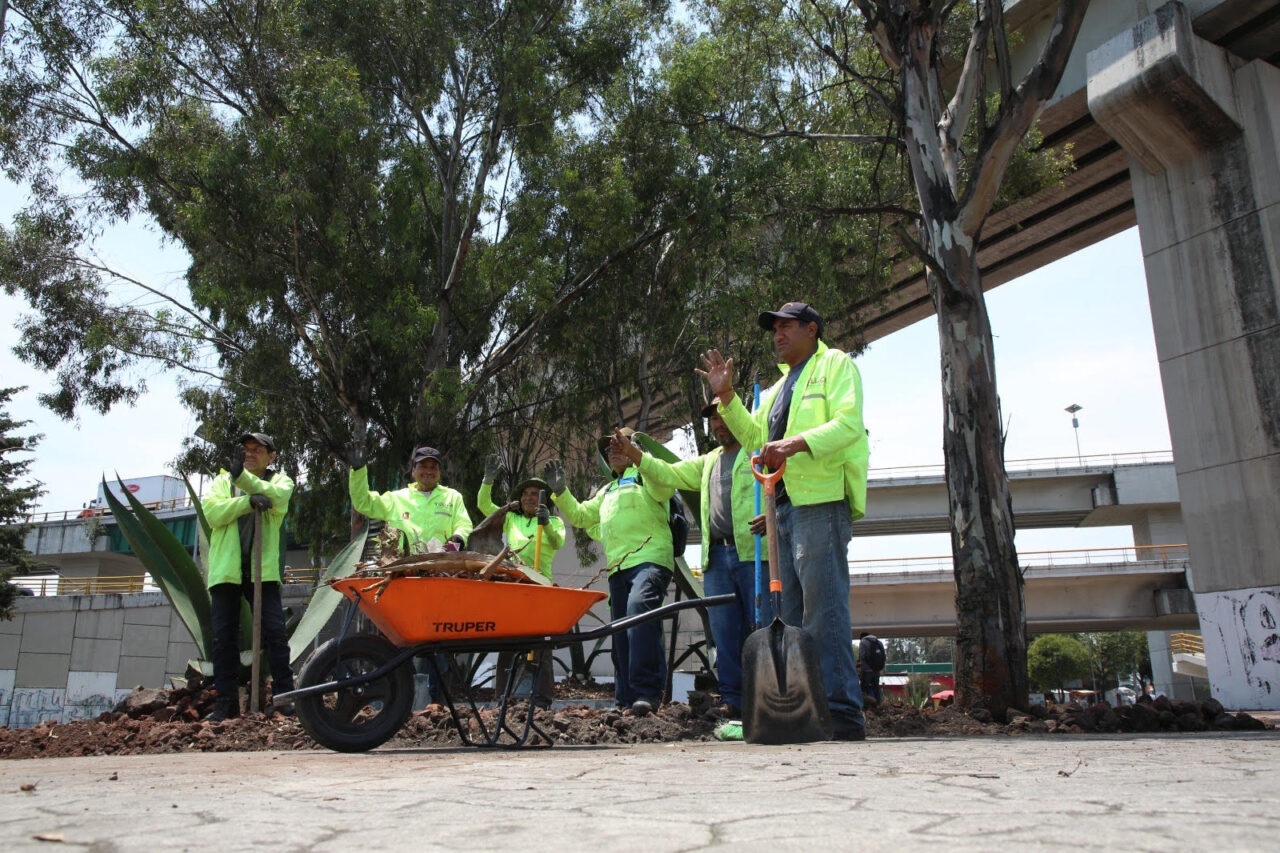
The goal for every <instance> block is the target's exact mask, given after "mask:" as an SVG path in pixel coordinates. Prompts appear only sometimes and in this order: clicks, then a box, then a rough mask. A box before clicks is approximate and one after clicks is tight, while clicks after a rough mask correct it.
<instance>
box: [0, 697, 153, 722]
mask: <svg viewBox="0 0 1280 853" xmlns="http://www.w3.org/2000/svg"><path fill="white" fill-rule="evenodd" d="M128 693H129V691H128V690H123V691H117V693H116V694H115V695H110V696H107V695H102V694H97V695H93V696H84V697H80V698H77V699H76V700H75V701H68V700H67V691H66V690H64V689H62V688H53V687H18V688H15V689H14V690H13V691H12V692H11V693H9V694H8V695H5V696H0V725H7V726H8V727H9V728H11V729H29V728H31V727H32V726H38V725H39V724H40V723H43V722H46V721H52V722H55V723H70V722H73V721H75V720H90V719H93V718H94V717H96V716H98V715H99V714H101V713H103V712H105V711H110V710H112V709H113V708H115V706H116V704H117V703H118V702H119V701H120V699H121V698H122V697H123V696H126V695H128Z"/></svg>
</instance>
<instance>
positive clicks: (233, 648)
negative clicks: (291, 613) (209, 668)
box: [209, 581, 293, 699]
mask: <svg viewBox="0 0 1280 853" xmlns="http://www.w3.org/2000/svg"><path fill="white" fill-rule="evenodd" d="M242 597H243V598H244V600H245V601H247V602H249V609H250V610H252V609H253V584H252V583H242V584H241V583H220V584H214V585H213V586H211V587H209V603H210V605H211V608H212V613H211V614H210V621H212V622H213V626H212V627H213V654H212V657H213V686H214V687H215V688H216V689H217V691H218V698H219V699H221V698H224V697H230V698H232V699H237V697H238V693H237V690H238V688H239V686H240V599H241V598H242ZM262 648H263V650H264V651H265V652H266V653H267V662H268V663H269V664H270V666H271V693H272V695H273V696H274V695H276V694H278V693H287V692H289V691H290V690H292V689H293V670H291V669H290V668H289V635H288V633H287V632H286V631H285V626H284V608H283V607H282V606H281V603H280V584H278V583H276V582H274V581H263V582H262Z"/></svg>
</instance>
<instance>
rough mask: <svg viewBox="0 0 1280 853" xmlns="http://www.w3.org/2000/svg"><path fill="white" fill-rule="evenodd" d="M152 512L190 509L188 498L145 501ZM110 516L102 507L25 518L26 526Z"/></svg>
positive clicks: (40, 514)
mask: <svg viewBox="0 0 1280 853" xmlns="http://www.w3.org/2000/svg"><path fill="white" fill-rule="evenodd" d="M143 506H145V507H146V508H147V509H149V510H151V511H152V512H169V511H170V510H178V509H188V508H190V507H192V502H191V498H190V496H188V497H185V498H169V499H168V500H163V501H147V502H146V503H144V504H143ZM109 515H111V510H109V509H105V508H103V507H96V506H94V507H88V508H84V509H63V510H54V511H52V512H33V513H31V514H30V515H28V516H27V518H26V521H25V523H26V524H44V523H47V522H50V521H82V520H85V519H90V518H104V517H106V516H109Z"/></svg>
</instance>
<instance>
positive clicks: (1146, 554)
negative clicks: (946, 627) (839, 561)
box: [849, 545, 1189, 573]
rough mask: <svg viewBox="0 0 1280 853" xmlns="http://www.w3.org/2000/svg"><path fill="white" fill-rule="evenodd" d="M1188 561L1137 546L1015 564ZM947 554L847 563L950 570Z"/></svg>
mask: <svg viewBox="0 0 1280 853" xmlns="http://www.w3.org/2000/svg"><path fill="white" fill-rule="evenodd" d="M1188 559H1189V557H1188V553H1187V546H1186V545H1136V546H1133V547H1129V548H1074V549H1066V550H1061V551H1019V552H1018V564H1019V565H1021V566H1022V567H1023V568H1024V569H1025V568H1029V567H1031V566H1049V567H1054V566H1061V567H1066V566H1072V567H1075V566H1091V565H1092V566H1103V565H1115V564H1117V563H1135V564H1141V563H1184V562H1186V561H1187V560H1188ZM952 566H953V562H952V557H951V555H950V554H946V555H941V556H937V557H888V558H881V559H875V560H850V561H849V571H850V572H856V573H863V572H883V571H890V570H893V571H925V570H929V569H950V568H952Z"/></svg>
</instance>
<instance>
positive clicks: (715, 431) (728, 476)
mask: <svg viewBox="0 0 1280 853" xmlns="http://www.w3.org/2000/svg"><path fill="white" fill-rule="evenodd" d="M700 414H701V415H702V417H704V418H706V419H707V431H708V432H710V433H711V434H712V435H713V436H715V438H716V440H717V441H718V442H720V446H719V447H717V448H714V449H713V450H712V451H711V452H709V453H704V454H702V455H701V456H699V457H697V458H696V459H687V460H685V461H683V462H676V463H668V462H664V461H662V460H661V459H658V458H657V457H655V456H653V455H652V454H649V453H645V452H643V451H642V450H640V448H639V447H636V445H634V444H632V443H631V441H630V440H629V439H626V440H624V441H623V442H622V448H623V452H624V453H626V454H627V457H628V458H629V459H630V460H631V462H632V464H634V465H635V466H636V467H637V468H638V469H639V470H640V473H641V474H642V475H643V476H645V477H648V478H650V479H651V480H652V481H653V482H656V483H661V484H663V485H668V486H671V487H673V488H677V489H699V490H700V494H701V496H702V500H701V505H702V506H701V517H700V521H699V529H700V530H702V585H703V588H704V591H705V592H706V594H707V595H709V596H710V595H724V594H726V593H732V594H733V595H734V596H735V598H736V601H735V602H734V605H733V606H732V607H709V608H707V618H708V619H709V620H710V621H711V637H712V640H714V642H715V645H716V678H717V680H718V681H719V682H720V701H721V703H722V704H721V705H720V707H719V708H717V709H716V710H717V712H718V713H719V714H720V715H721V716H725V717H728V718H730V719H740V718H741V716H742V646H743V644H744V643H745V642H746V641H747V636H748V635H749V634H750V633H751V631H752V630H753V628H754V626H755V597H756V595H755V587H756V577H755V575H756V567H755V550H756V546H755V536H754V535H753V532H752V530H751V520H752V518H753V517H754V516H755V514H756V512H755V484H756V480H755V477H754V476H752V474H751V459H750V456H751V454H750V453H748V452H745V451H744V450H743V449H742V445H741V443H739V441H738V439H737V438H736V437H735V436H734V434H733V433H732V432H731V431H730V430H729V427H728V426H727V425H726V424H725V422H724V419H723V418H722V417H721V416H720V413H719V412H718V411H716V404H715V403H714V402H712V403H708V404H707V405H705V406H703V407H702V410H701V412H700ZM766 571H767V569H766ZM761 599H762V600H761V622H760V624H762V625H763V624H768V623H769V622H772V621H773V605H772V602H771V599H770V597H769V596H768V595H762V596H761Z"/></svg>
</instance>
